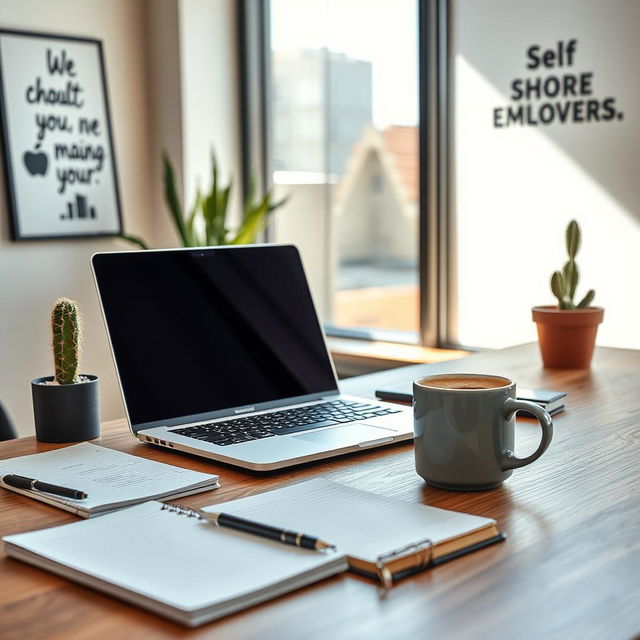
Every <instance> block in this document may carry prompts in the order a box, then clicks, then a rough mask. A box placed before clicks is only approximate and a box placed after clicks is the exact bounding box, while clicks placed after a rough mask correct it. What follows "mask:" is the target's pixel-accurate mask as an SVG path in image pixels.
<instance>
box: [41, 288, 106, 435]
mask: <svg viewBox="0 0 640 640" xmlns="http://www.w3.org/2000/svg"><path fill="white" fill-rule="evenodd" d="M81 340H82V333H81V326H80V313H79V310H78V304H77V302H75V301H73V300H69V299H68V298H60V299H59V300H57V301H56V303H55V305H54V307H53V309H52V311H51V345H52V348H53V364H54V370H55V375H54V376H46V377H44V378H36V379H35V380H32V381H31V394H32V398H33V415H34V418H35V424H36V438H37V439H38V440H40V441H41V442H79V441H80V440H91V439H92V438H97V437H98V436H99V435H100V409H99V397H98V378H97V376H93V375H87V374H79V373H78V364H79V360H80V346H81Z"/></svg>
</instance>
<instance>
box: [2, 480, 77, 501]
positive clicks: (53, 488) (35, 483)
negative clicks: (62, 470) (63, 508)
mask: <svg viewBox="0 0 640 640" xmlns="http://www.w3.org/2000/svg"><path fill="white" fill-rule="evenodd" d="M2 482H4V483H5V484H8V485H9V486H10V487H15V488H16V489H27V490H28V491H33V490H34V489H35V490H36V491H44V492H45V493H52V494H53V495H56V496H62V497H64V498H74V499H75V500H84V499H85V498H86V497H87V494H86V493H85V492H84V491H79V490H78V489H69V488H68V487H59V486H58V485H57V484H49V483H48V482H40V480H34V479H33V478H25V477H24V476H16V475H8V476H3V478H2Z"/></svg>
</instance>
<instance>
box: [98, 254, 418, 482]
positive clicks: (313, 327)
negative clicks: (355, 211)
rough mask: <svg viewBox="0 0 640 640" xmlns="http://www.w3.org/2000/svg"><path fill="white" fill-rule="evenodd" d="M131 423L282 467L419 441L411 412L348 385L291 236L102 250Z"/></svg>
mask: <svg viewBox="0 0 640 640" xmlns="http://www.w3.org/2000/svg"><path fill="white" fill-rule="evenodd" d="M92 268H93V273H94V278H95V281H96V287H97V290H98V295H99V298H100V303H101V306H102V312H103V316H104V320H105V325H106V328H107V334H108V337H109V342H110V345H111V350H112V354H113V358H114V362H115V365H116V371H117V374H118V380H119V383H120V389H121V392H122V397H123V400H124V405H125V409H126V412H127V420H128V422H129V427H130V429H131V432H132V433H133V434H134V435H135V436H136V437H137V438H138V439H139V440H140V441H142V442H145V443H149V444H154V445H158V446H161V447H166V448H170V449H177V450H180V451H186V452H188V453H192V454H195V455H199V456H204V457H207V458H212V459H214V460H220V461H222V462H226V463H229V464H232V465H236V466H240V467H244V468H247V469H253V470H258V471H268V470H272V469H279V468H282V467H287V466H291V465H295V464H300V463H303V462H308V461H312V460H319V459H322V458H327V457H332V456H336V455H341V454H345V453H349V452H354V451H361V450H363V449H367V448H370V447H378V446H383V445H386V444H390V443H393V442H397V441H400V440H407V439H410V438H412V436H413V429H412V424H413V420H412V413H411V410H410V409H409V408H407V407H402V406H399V405H395V404H390V403H384V402H379V401H377V400H370V399H364V398H355V397H351V396H345V395H342V394H340V391H339V388H338V381H337V378H336V374H335V369H334V366H333V362H332V360H331V356H330V354H329V352H328V350H327V346H326V342H325V336H324V332H323V330H322V326H321V324H320V322H319V320H318V315H317V313H316V310H315V306H314V304H313V300H312V297H311V292H310V290H309V286H308V283H307V279H306V276H305V274H304V269H303V266H302V262H301V260H300V256H299V254H298V251H297V249H296V248H295V247H293V246H291V245H251V246H246V247H244V246H243V247H241V246H237V247H207V248H195V249H191V248H189V249H171V250H158V251H130V252H113V253H98V254H95V255H94V256H93V257H92Z"/></svg>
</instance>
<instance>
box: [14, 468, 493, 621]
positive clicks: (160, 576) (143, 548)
mask: <svg viewBox="0 0 640 640" xmlns="http://www.w3.org/2000/svg"><path fill="white" fill-rule="evenodd" d="M206 510H215V511H223V512H225V513H232V514H235V515H242V516H245V517H247V518H251V519H255V520H259V521H261V522H264V523H267V524H272V525H275V526H280V527H287V528H289V529H291V530H294V531H297V532H301V533H307V534H310V535H314V536H317V537H321V538H322V539H323V540H326V541H327V542H330V543H333V544H335V545H336V547H337V550H336V551H335V552H334V551H328V552H318V551H312V550H308V549H301V548H298V547H292V546H287V545H284V544H280V543H278V542H275V541H272V540H268V539H265V538H261V537H257V536H252V535H249V534H245V533H241V532H238V531H234V530H232V529H227V528H224V527H215V526H212V525H211V524H210V523H209V522H207V521H203V520H198V519H196V518H189V517H187V516H186V515H178V514H176V513H172V512H169V511H167V510H162V504H161V503H159V502H147V503H145V504H141V505H137V506H134V507H131V508H128V509H124V510H122V511H118V512H116V513H111V514H107V515H105V516H102V517H100V518H97V519H95V520H89V521H84V522H76V523H72V524H67V525H63V526H60V527H55V528H52V529H45V530H42V531H35V532H32V533H24V534H18V535H13V536H8V537H5V538H4V543H5V552H6V554H7V555H8V556H11V557H13V558H17V559H19V560H23V561H25V562H28V563H30V564H33V565H36V566H38V567H41V568H43V569H47V570H49V571H52V572H54V573H57V574H59V575H62V576H64V577H66V578H69V579H71V580H74V581H77V582H80V583H82V584H84V585H87V586H89V587H93V588H95V589H98V590H100V591H103V592H105V593H107V594H110V595H112V596H115V597H118V598H120V599H122V600H125V601H128V602H130V603H132V604H135V605H137V606H140V607H143V608H145V609H148V610H150V611H153V612H155V613H157V614H159V615H163V616H165V617H167V618H170V619H172V620H174V621H176V622H179V623H181V624H184V625H187V626H196V625H199V624H202V623H204V622H207V621H209V620H214V619H216V618H219V617H221V616H224V615H227V614H229V613H232V612H234V611H238V610H240V609H244V608H246V607H249V606H252V605H254V604H257V603H259V602H263V601H265V600H268V599H270V598H274V597H277V596H279V595H282V594H285V593H288V592H290V591H294V590H295V589H299V588H301V587H303V586H305V585H308V584H311V583H314V582H317V581H319V580H322V579H323V578H326V577H329V576H332V575H335V574H338V573H341V572H343V571H347V570H349V569H351V570H352V571H356V572H358V573H363V574H365V575H368V576H371V577H373V578H384V577H385V571H386V572H387V574H388V575H389V576H391V578H392V580H393V579H397V578H399V577H400V576H404V575H408V574H411V573H413V572H415V571H418V570H421V569H423V568H426V567H429V566H433V565H434V564H438V563H439V562H442V561H444V560H446V559H451V558H454V557H457V555H460V554H461V553H467V552H468V551H472V550H474V549H477V548H480V547H481V546H486V545H488V544H491V543H493V542H497V541H499V540H501V539H503V536H501V534H499V533H498V531H497V529H496V522H495V521H494V520H492V519H490V518H482V517H479V516H473V515H468V514H462V513H456V512H452V511H446V510H444V509H437V508H434V507H427V506H424V505H419V504H412V503H408V502H404V501H401V500H395V499H392V498H386V497H382V496H377V495H375V494H372V493H368V492H366V491H360V490H358V489H353V488H350V487H346V486H343V485H340V484H337V483H333V482H330V481H328V480H324V479H315V480H309V481H307V482H302V483H300V484H296V485H290V486H287V487H284V488H281V489H276V490H274V491H269V492H266V493H262V494H259V495H255V496H251V497H248V498H242V499H240V500H234V501H231V502H227V503H223V504H218V505H215V507H209V508H207V509H206ZM426 541H428V543H426Z"/></svg>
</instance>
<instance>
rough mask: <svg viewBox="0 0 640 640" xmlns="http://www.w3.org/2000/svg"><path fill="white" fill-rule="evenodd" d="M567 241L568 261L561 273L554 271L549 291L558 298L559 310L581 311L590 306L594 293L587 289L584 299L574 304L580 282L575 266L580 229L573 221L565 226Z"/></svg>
mask: <svg viewBox="0 0 640 640" xmlns="http://www.w3.org/2000/svg"><path fill="white" fill-rule="evenodd" d="M566 240H567V253H568V254H569V260H567V262H566V264H565V265H564V267H562V271H554V272H553V275H552V276H551V291H552V292H553V295H554V296H555V297H556V298H558V308H559V309H583V308H584V307H587V306H588V305H590V304H591V301H592V300H593V298H594V296H595V295H596V292H595V291H594V290H593V289H589V291H588V292H587V293H586V295H585V296H584V298H582V300H580V302H578V304H575V303H574V301H573V298H574V296H575V294H576V289H577V288H578V281H579V280H580V272H579V270H578V265H577V264H576V254H577V253H578V249H580V241H581V237H580V227H579V226H578V223H577V222H576V221H575V220H571V222H569V224H568V225H567V232H566Z"/></svg>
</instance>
